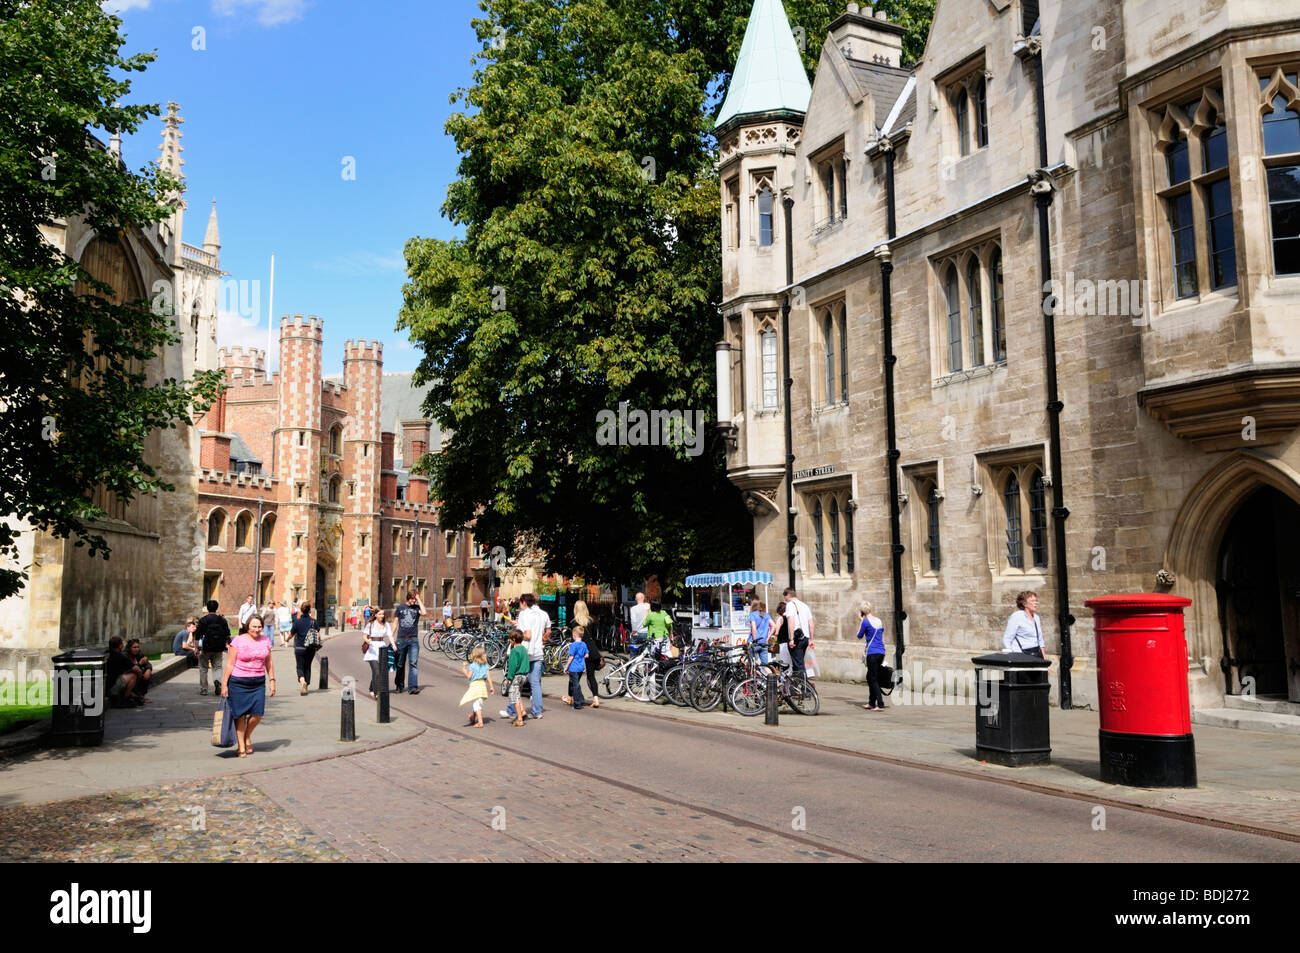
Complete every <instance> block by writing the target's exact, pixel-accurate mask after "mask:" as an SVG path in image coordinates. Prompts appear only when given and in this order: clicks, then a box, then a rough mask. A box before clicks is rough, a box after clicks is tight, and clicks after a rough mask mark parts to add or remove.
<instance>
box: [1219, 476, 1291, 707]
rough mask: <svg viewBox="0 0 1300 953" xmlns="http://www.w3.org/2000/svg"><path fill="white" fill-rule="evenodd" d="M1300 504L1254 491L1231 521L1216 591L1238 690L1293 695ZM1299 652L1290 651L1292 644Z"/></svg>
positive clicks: (1266, 489)
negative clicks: (1291, 686)
mask: <svg viewBox="0 0 1300 953" xmlns="http://www.w3.org/2000/svg"><path fill="white" fill-rule="evenodd" d="M1297 540H1300V505H1297V504H1296V502H1295V501H1294V500H1292V499H1291V498H1290V497H1288V496H1286V495H1284V494H1282V493H1280V492H1278V491H1277V490H1276V489H1274V488H1273V487H1270V486H1263V487H1259V488H1257V489H1255V490H1254V491H1253V492H1251V494H1250V495H1249V496H1248V497H1246V499H1245V500H1243V501H1242V503H1241V505H1240V506H1239V507H1238V508H1237V510H1236V512H1235V513H1234V514H1233V515H1232V518H1231V519H1230V520H1229V521H1228V525H1227V528H1226V529H1225V531H1224V534H1223V541H1222V542H1221V543H1220V545H1219V553H1218V559H1217V562H1216V567H1217V572H1216V578H1215V592H1216V595H1217V597H1218V608H1219V622H1220V626H1221V628H1222V632H1223V639H1224V657H1225V659H1226V664H1227V666H1228V672H1229V680H1228V684H1229V691H1230V692H1231V693H1232V694H1243V693H1244V694H1254V695H1256V696H1260V697H1269V696H1272V697H1274V698H1286V697H1287V696H1288V694H1292V695H1293V699H1292V700H1297V699H1296V698H1295V697H1294V693H1292V692H1290V691H1289V689H1290V684H1289V683H1291V682H1294V680H1295V679H1294V677H1293V676H1294V674H1295V668H1296V666H1297V663H1298V662H1300V659H1297V657H1296V653H1295V650H1294V647H1295V646H1297V645H1300V549H1298V548H1297V545H1296V543H1297ZM1289 646H1290V647H1292V651H1291V652H1290V653H1288V647H1289Z"/></svg>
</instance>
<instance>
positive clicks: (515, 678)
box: [502, 629, 529, 728]
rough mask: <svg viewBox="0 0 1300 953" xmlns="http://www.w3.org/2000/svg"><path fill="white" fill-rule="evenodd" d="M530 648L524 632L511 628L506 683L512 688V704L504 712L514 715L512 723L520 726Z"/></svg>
mask: <svg viewBox="0 0 1300 953" xmlns="http://www.w3.org/2000/svg"><path fill="white" fill-rule="evenodd" d="M528 667H529V662H528V649H527V648H526V647H525V646H524V633H523V632H521V631H520V630H519V629H511V630H510V655H509V656H508V657H507V658H506V685H507V686H508V687H509V690H510V704H509V705H508V706H506V710H505V711H504V712H503V713H502V714H503V715H504V716H506V717H513V718H514V721H512V722H511V723H510V724H511V725H513V726H514V727H516V728H518V727H519V726H521V725H522V724H523V723H524V706H523V705H522V704H521V703H520V694H519V693H520V691H521V689H522V688H523V684H524V682H526V681H528Z"/></svg>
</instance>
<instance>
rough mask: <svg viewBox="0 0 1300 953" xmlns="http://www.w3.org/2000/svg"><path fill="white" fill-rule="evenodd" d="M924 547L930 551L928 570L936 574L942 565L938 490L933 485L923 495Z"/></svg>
mask: <svg viewBox="0 0 1300 953" xmlns="http://www.w3.org/2000/svg"><path fill="white" fill-rule="evenodd" d="M925 518H926V546H927V548H928V549H929V550H930V570H931V571H932V572H938V571H939V570H940V568H942V565H943V559H942V555H941V551H940V548H939V489H938V487H936V486H935V485H934V484H933V483H931V484H930V485H929V491H928V492H927V493H926V494H925Z"/></svg>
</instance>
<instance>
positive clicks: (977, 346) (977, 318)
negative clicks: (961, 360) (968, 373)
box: [966, 255, 984, 367]
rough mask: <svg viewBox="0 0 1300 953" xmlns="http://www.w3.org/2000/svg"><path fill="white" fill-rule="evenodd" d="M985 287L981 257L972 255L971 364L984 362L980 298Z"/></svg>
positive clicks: (968, 272)
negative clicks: (983, 285)
mask: <svg viewBox="0 0 1300 953" xmlns="http://www.w3.org/2000/svg"><path fill="white" fill-rule="evenodd" d="M982 294H983V289H982V288H981V287H980V263H979V259H978V258H976V257H975V256H974V255H971V257H970V261H968V262H967V263H966V296H967V300H968V301H969V305H968V307H969V319H970V365H971V367H980V366H981V365H983V363H984V310H983V302H982V301H981V300H980V298H981V296H982Z"/></svg>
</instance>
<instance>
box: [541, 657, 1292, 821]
mask: <svg viewBox="0 0 1300 953" xmlns="http://www.w3.org/2000/svg"><path fill="white" fill-rule="evenodd" d="M552 686H555V688H558V686H559V679H558V677H556V678H555V679H552V678H548V679H547V686H546V687H547V694H551V692H552V691H555V688H553V687H552ZM817 690H818V692H819V694H820V695H821V701H822V704H821V713H820V714H818V715H817V716H816V717H807V716H801V715H796V714H794V713H793V712H791V711H790V710H789V709H788V708H786V707H785V706H782V709H781V723H780V725H777V726H767V725H764V724H763V717H762V715H758V716H755V717H745V716H743V715H738V714H736V713H734V712H728V713H726V714H724V713H722V711H721V709H718V710H716V711H713V712H709V713H707V714H702V713H700V712H697V711H695V710H694V709H690V708H678V707H676V706H674V705H670V704H668V705H666V704H646V703H642V702H637V701H635V700H633V699H631V698H627V697H623V698H617V699H612V700H609V701H602V702H601V705H602V707H603V706H606V705H608V706H609V707H610V708H611V709H612V710H616V711H620V712H629V713H635V714H636V715H641V716H647V717H653V718H667V719H673V720H677V721H681V722H683V723H687V724H690V723H706V724H709V725H711V726H714V727H726V728H728V729H733V730H736V731H742V732H745V733H747V734H755V735H767V736H770V737H776V738H783V739H787V740H790V741H798V742H803V743H810V744H816V745H822V746H826V747H829V748H835V749H838V750H843V751H850V752H855V753H860V754H864V755H870V756H875V757H882V758H887V759H890V760H894V761H899V762H904V763H908V764H922V765H932V766H936V767H942V768H945V769H951V770H959V771H962V772H965V773H968V774H972V775H976V776H981V777H986V778H992V779H997V780H1001V781H1008V782H1012V783H1019V784H1032V785H1035V786H1038V787H1041V788H1043V789H1047V790H1055V791H1061V792H1068V793H1070V794H1074V795H1082V796H1086V797H1089V798H1096V799H1097V802H1098V803H1105V802H1106V801H1111V802H1119V803H1123V804H1131V805H1139V806H1141V807H1147V808H1156V809H1161V810H1167V811H1174V812H1177V813H1180V814H1190V815H1194V816H1196V817H1201V818H1209V819H1213V820H1216V821H1221V822H1225V823H1229V824H1241V825H1245V826H1248V827H1253V828H1263V829H1267V830H1272V831H1278V832H1282V833H1285V834H1287V835H1290V836H1293V837H1300V739H1297V738H1295V737H1294V736H1289V735H1281V734H1272V733H1267V732H1256V731H1243V730H1240V729H1231V728H1211V727H1207V726H1202V725H1193V726H1192V729H1193V736H1194V737H1195V739H1196V761H1197V764H1196V766H1197V775H1198V778H1197V779H1198V781H1199V787H1197V788H1194V789H1163V790H1157V789H1147V788H1131V787H1124V786H1120V785H1113V784H1106V783H1104V782H1102V781H1101V780H1100V774H1101V772H1100V767H1099V760H1098V759H1099V756H1098V749H1097V729H1098V716H1097V713H1096V712H1093V711H1085V710H1081V709H1073V710H1070V711H1062V710H1060V709H1058V708H1053V709H1051V716H1050V717H1051V744H1052V763H1051V764H1050V765H1039V766H1031V767H1022V768H1008V767H1003V766H1002V765H995V764H986V763H983V762H981V761H980V760H978V759H977V758H976V756H975V707H974V705H920V704H908V705H900V704H898V700H897V693H895V696H894V697H893V698H890V699H887V700H886V704H887V705H889V706H890V707H889V709H888V710H887V711H885V712H877V713H874V714H873V713H871V712H867V711H864V710H863V709H862V707H861V706H862V704H864V703H865V702H866V700H867V687H866V686H865V685H853V684H848V683H838V682H827V681H822V680H819V681H818V682H817ZM555 693H556V694H559V692H558V691H555ZM918 696H919V693H918Z"/></svg>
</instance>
